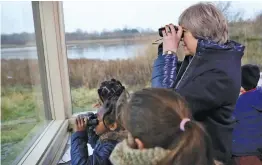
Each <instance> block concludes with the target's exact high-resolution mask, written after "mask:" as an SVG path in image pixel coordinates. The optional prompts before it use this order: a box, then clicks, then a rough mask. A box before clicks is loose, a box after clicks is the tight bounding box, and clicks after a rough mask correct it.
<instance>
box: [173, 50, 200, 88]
mask: <svg viewBox="0 0 262 165" xmlns="http://www.w3.org/2000/svg"><path fill="white" fill-rule="evenodd" d="M195 56H196V54H195V55H194V56H193V58H192V59H191V61H190V62H189V64H188V66H187V67H186V70H185V72H184V73H183V75H182V77H181V79H180V80H179V81H178V83H177V84H176V86H175V89H177V88H178V85H179V84H180V82H181V80H182V79H183V78H184V75H185V73H186V72H187V69H188V68H189V67H190V65H191V63H192V61H193V60H194V58H195ZM182 65H183V63H182ZM180 70H181V68H180V69H179V71H178V73H179V72H180Z"/></svg>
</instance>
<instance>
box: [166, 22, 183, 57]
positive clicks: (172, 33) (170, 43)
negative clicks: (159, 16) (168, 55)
mask: <svg viewBox="0 0 262 165" xmlns="http://www.w3.org/2000/svg"><path fill="white" fill-rule="evenodd" d="M162 33H163V52H166V51H173V52H176V51H177V49H178V46H179V42H180V40H181V36H182V33H183V29H182V27H181V26H178V31H177V32H176V30H175V27H174V25H172V24H170V25H166V26H165V30H163V31H162Z"/></svg>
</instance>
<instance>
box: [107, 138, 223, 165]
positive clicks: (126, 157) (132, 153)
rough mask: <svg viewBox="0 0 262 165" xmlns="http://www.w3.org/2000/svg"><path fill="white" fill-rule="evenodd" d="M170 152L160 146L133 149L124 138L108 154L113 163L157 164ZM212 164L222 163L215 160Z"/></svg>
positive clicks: (133, 164) (117, 164)
mask: <svg viewBox="0 0 262 165" xmlns="http://www.w3.org/2000/svg"><path fill="white" fill-rule="evenodd" d="M170 152H171V151H170V150H166V149H163V148H160V147H155V148H149V149H143V150H139V149H133V148H131V147H129V146H128V144H127V140H124V141H122V142H121V143H118V144H117V145H116V147H115V149H114V150H113V152H112V153H111V155H110V161H111V163H112V164H113V165H158V164H159V163H160V162H161V161H162V160H163V159H164V158H165V157H167V156H168V154H169V153H170ZM214 165H223V163H221V162H219V161H216V160H215V161H214Z"/></svg>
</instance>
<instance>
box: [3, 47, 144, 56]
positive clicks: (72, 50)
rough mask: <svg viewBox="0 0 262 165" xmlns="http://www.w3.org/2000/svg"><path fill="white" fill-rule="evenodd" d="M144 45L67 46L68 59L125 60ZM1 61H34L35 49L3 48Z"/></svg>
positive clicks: (137, 52) (141, 50)
mask: <svg viewBox="0 0 262 165" xmlns="http://www.w3.org/2000/svg"><path fill="white" fill-rule="evenodd" d="M145 47H146V45H145V44H118V45H100V44H96V45H94V44H93V45H85V46H84V47H83V46H78V45H75V46H67V56H68V58H69V59H79V58H87V59H104V60H109V59H127V58H130V57H133V56H136V55H138V54H139V53H141V52H143V51H144V49H145ZM1 58H2V59H36V58H37V50H36V47H23V48H3V49H1Z"/></svg>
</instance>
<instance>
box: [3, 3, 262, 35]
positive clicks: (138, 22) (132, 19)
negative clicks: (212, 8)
mask: <svg viewBox="0 0 262 165" xmlns="http://www.w3.org/2000/svg"><path fill="white" fill-rule="evenodd" d="M197 2H198V1H183V2H182V1H167V2H163V1H162V2H160V1H144V2H143V1H140V2H139V1H79V2H77V1H74V2H73V1H65V2H63V6H64V18H65V30H66V32H72V31H75V30H76V29H77V28H80V29H82V30H84V31H89V32H90V31H95V30H96V31H102V30H103V29H107V30H112V29H115V28H123V27H132V28H137V27H140V28H151V29H154V30H157V28H158V27H159V26H161V25H164V24H167V23H170V22H173V23H177V20H178V17H179V15H180V14H181V12H182V11H183V10H184V9H186V8H187V7H189V6H190V5H192V4H194V3H197ZM0 5H1V7H0V10H1V17H0V18H1V31H2V33H14V32H16V33H20V32H33V31H34V26H33V16H32V8H31V2H29V1H28V2H0ZM232 11H233V12H235V11H243V12H244V18H252V17H254V16H255V15H256V14H258V13H259V12H261V11H262V1H253V2H252V1H249V2H248V1H240V2H239V1H234V2H232Z"/></svg>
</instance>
